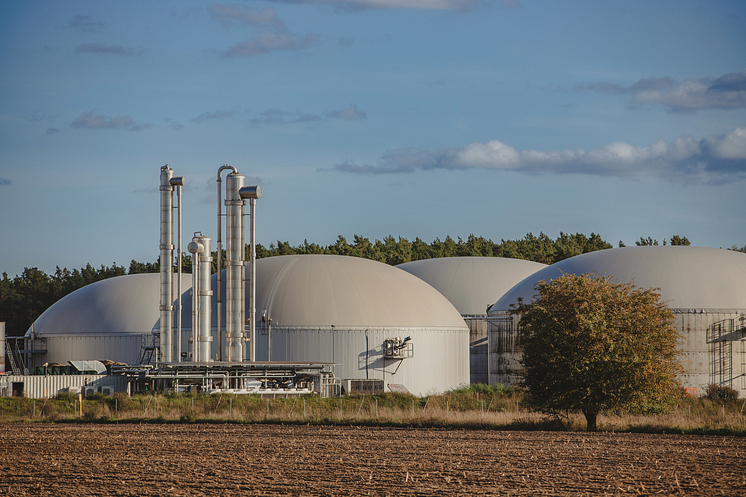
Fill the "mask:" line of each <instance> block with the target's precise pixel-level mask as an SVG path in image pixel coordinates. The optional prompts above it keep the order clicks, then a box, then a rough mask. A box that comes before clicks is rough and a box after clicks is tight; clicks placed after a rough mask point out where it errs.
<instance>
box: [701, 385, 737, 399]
mask: <svg viewBox="0 0 746 497" xmlns="http://www.w3.org/2000/svg"><path fill="white" fill-rule="evenodd" d="M705 392H706V393H705V398H706V399H707V400H709V401H710V402H715V403H717V404H735V403H736V401H737V400H738V390H736V389H734V388H731V387H729V386H728V385H718V384H716V383H710V384H709V385H707V387H706V389H705Z"/></svg>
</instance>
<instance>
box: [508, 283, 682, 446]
mask: <svg viewBox="0 0 746 497" xmlns="http://www.w3.org/2000/svg"><path fill="white" fill-rule="evenodd" d="M534 289H535V290H536V292H537V293H536V294H535V295H534V298H533V299H532V301H531V302H530V303H525V302H522V301H520V302H519V303H518V305H517V306H515V307H514V308H513V310H512V312H513V313H514V314H518V315H520V322H519V328H518V330H519V331H518V345H519V347H520V348H521V349H522V353H523V359H522V364H523V368H524V369H523V371H522V373H521V375H522V384H523V386H524V387H525V388H526V390H527V393H528V395H529V398H530V401H531V403H532V404H533V405H534V406H535V407H536V408H537V409H538V410H540V411H542V412H546V413H550V414H561V413H564V412H566V411H568V410H571V411H582V413H583V414H584V415H585V418H586V421H587V429H588V431H596V429H597V423H596V421H597V417H598V415H599V414H600V413H602V412H605V411H617V410H625V411H628V412H645V413H658V412H664V411H666V410H667V409H668V408H669V407H670V406H671V405H672V404H673V403H674V402H675V401H676V399H678V398H679V396H680V394H681V385H680V384H679V382H678V379H677V374H679V373H681V372H682V371H683V369H682V366H681V361H680V359H679V352H678V350H677V346H678V343H679V341H680V339H681V337H680V334H679V332H678V330H677V329H676V328H675V326H674V316H673V313H672V312H671V310H670V309H669V308H668V307H667V306H666V304H665V303H664V302H662V301H661V299H660V295H659V294H658V293H656V291H657V290H659V289H652V288H651V289H647V290H645V289H641V288H638V287H636V286H634V285H633V284H631V283H618V282H615V280H614V279H613V277H612V276H599V275H597V274H584V275H580V276H578V275H575V274H563V275H562V276H560V277H558V278H556V279H554V280H551V281H548V282H547V281H540V282H539V283H537V284H536V286H535V287H534Z"/></svg>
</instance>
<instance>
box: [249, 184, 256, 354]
mask: <svg viewBox="0 0 746 497" xmlns="http://www.w3.org/2000/svg"><path fill="white" fill-rule="evenodd" d="M249 216H250V217H249V264H250V266H249V271H250V273H249V274H250V278H251V281H250V282H249V347H250V349H251V353H250V354H249V360H250V361H251V362H255V361H256V238H255V237H256V199H255V198H252V199H250V200H249Z"/></svg>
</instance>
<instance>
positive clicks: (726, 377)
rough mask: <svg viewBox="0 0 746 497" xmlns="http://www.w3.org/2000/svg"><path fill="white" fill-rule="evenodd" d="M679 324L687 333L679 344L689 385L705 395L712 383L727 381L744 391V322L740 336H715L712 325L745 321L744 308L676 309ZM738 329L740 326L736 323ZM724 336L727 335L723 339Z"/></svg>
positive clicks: (685, 376) (738, 334) (684, 381)
mask: <svg viewBox="0 0 746 497" xmlns="http://www.w3.org/2000/svg"><path fill="white" fill-rule="evenodd" d="M673 312H674V314H675V316H676V327H677V329H678V330H679V332H680V333H681V335H682V337H683V341H682V343H681V345H680V347H679V349H680V350H681V351H682V356H681V361H682V363H683V365H684V370H685V372H684V374H683V375H681V380H682V383H683V384H684V386H685V387H690V388H696V389H697V394H698V395H703V394H704V391H705V387H706V386H707V384H708V383H718V384H727V385H728V386H731V387H732V388H735V389H736V390H738V391H739V392H741V394H744V393H746V378H745V377H744V375H746V364H745V363H744V362H745V361H746V355H745V354H746V353H745V352H744V340H743V339H744V338H746V337H744V335H743V329H742V328H743V324H741V325H740V327H741V331H735V335H737V336H724V337H720V338H721V339H719V338H718V337H716V336H712V331H710V332H708V328H710V327H711V326H712V325H714V324H716V323H720V322H723V321H729V320H734V321H735V323H739V322H741V321H742V316H743V315H744V314H745V313H746V310H744V311H740V312H739V311H735V310H734V311H733V312H728V311H718V310H717V309H700V310H697V309H673ZM736 329H738V326H736ZM722 338H724V339H722Z"/></svg>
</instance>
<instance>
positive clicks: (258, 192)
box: [238, 186, 262, 362]
mask: <svg viewBox="0 0 746 497" xmlns="http://www.w3.org/2000/svg"><path fill="white" fill-rule="evenodd" d="M238 193H239V195H241V198H248V199H249V206H250V210H249V247H250V250H249V349H250V352H249V360H250V361H251V362H254V361H256V238H255V237H256V215H255V213H256V199H258V198H261V197H262V189H261V187H259V186H244V187H243V188H241V189H240V190H239V191H238Z"/></svg>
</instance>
